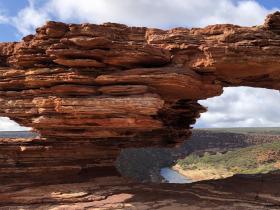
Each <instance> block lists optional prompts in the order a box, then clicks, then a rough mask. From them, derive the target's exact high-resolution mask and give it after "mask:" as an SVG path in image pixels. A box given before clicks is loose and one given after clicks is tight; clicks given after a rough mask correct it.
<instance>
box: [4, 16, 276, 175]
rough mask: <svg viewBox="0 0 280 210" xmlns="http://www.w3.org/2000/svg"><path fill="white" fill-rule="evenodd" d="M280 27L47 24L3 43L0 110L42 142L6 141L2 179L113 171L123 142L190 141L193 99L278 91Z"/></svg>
mask: <svg viewBox="0 0 280 210" xmlns="http://www.w3.org/2000/svg"><path fill="white" fill-rule="evenodd" d="M279 28H280V18H279V13H278V12H277V13H274V14H272V15H270V16H268V18H267V20H266V21H265V24H264V25H263V26H256V27H239V26H235V25H230V24H224V25H213V26H208V27H206V28H202V29H186V28H175V29H171V30H166V31H164V30H160V29H149V28H143V27H127V26H125V25H121V24H113V23H107V24H103V25H94V24H82V25H78V24H64V23H57V22H48V23H47V24H46V25H45V26H43V27H41V28H38V29H37V33H36V34H35V35H30V36H27V37H25V38H23V41H21V42H19V43H1V44H0V115H1V116H7V117H10V118H11V119H13V120H15V121H17V122H18V123H20V124H21V125H24V126H29V127H32V128H34V130H36V131H38V132H39V133H40V134H41V139H36V140H30V141H29V142H22V141H21V140H14V142H12V143H11V144H10V143H9V142H7V141H5V143H3V145H4V146H3V148H5V149H4V151H3V154H5V155H4V157H3V158H1V159H0V161H2V162H0V165H1V167H0V170H1V173H0V177H5V178H9V179H13V177H20V176H23V174H25V173H27V172H28V173H29V175H31V174H32V175H37V176H39V177H40V176H41V175H42V174H44V175H45V174H46V173H50V174H59V175H62V176H63V174H67V171H70V172H71V173H72V174H79V173H80V172H82V171H85V170H86V171H87V170H90V169H92V170H93V171H95V173H98V170H97V169H96V168H98V167H99V170H101V169H102V167H103V169H104V167H109V168H110V170H112V166H113V162H114V159H115V158H116V156H117V155H118V152H119V151H120V149H121V148H126V147H143V146H173V145H174V144H176V143H180V142H181V141H183V140H184V139H186V138H187V137H188V136H189V135H190V129H191V125H192V124H194V123H195V120H196V118H198V117H199V115H200V113H201V112H204V111H206V109H205V108H204V107H202V106H201V105H199V104H198V103H197V101H198V100H200V99H206V98H209V97H213V96H217V95H220V94H221V93H222V87H225V86H240V85H247V86H252V87H265V88H271V89H277V90H280V77H279V72H280V60H279V56H280V53H279V52H280V35H279ZM5 171H6V172H5ZM58 171H59V172H58ZM71 173H70V174H71ZM106 173H108V171H107V172H106Z"/></svg>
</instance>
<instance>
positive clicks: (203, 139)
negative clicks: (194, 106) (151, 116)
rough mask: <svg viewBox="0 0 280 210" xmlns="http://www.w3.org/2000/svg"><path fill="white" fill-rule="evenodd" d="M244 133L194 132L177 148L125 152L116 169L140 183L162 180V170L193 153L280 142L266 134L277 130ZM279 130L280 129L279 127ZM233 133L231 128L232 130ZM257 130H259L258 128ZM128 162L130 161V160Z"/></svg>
mask: <svg viewBox="0 0 280 210" xmlns="http://www.w3.org/2000/svg"><path fill="white" fill-rule="evenodd" d="M246 129H247V133H245V131H244V128H241V129H238V128H234V129H233V130H234V132H228V129H194V130H193V135H192V137H191V138H190V139H186V141H185V142H184V143H183V144H182V145H181V146H179V147H177V148H171V149H167V148H145V149H135V148H131V149H125V150H122V152H121V154H120V156H119V158H118V160H117V161H116V166H117V168H118V170H119V171H120V173H121V174H122V175H124V176H126V177H131V178H134V179H136V180H137V181H155V180H159V177H160V176H159V172H160V169H161V168H164V167H171V166H172V165H174V164H176V161H177V160H178V159H182V158H184V157H186V156H188V155H190V154H196V155H203V154H204V153H205V152H208V153H209V154H216V153H225V152H227V151H232V150H235V149H239V148H245V147H249V146H252V145H259V144H264V143H273V142H280V135H277V134H275V133H274V134H273V135H272V134H271V135H270V134H269V135H268V134H265V133H264V131H265V129H267V130H266V131H271V130H275V128H262V129H257V130H258V131H261V130H262V133H260V132H258V131H256V132H255V133H253V132H252V131H251V130H250V133H248V128H246ZM278 129H279V131H280V128H278ZM230 130H232V129H230ZM255 130H256V129H255ZM128 160H129V161H128Z"/></svg>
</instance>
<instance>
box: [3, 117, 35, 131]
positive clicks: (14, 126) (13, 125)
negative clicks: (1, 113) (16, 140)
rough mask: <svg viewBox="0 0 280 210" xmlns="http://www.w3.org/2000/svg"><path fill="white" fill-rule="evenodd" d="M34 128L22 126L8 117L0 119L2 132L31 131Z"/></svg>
mask: <svg viewBox="0 0 280 210" xmlns="http://www.w3.org/2000/svg"><path fill="white" fill-rule="evenodd" d="M31 130H32V128H30V127H24V126H20V125H19V124H18V123H17V122H15V121H13V120H11V119H10V118H8V117H0V131H31Z"/></svg>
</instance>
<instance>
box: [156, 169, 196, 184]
mask: <svg viewBox="0 0 280 210" xmlns="http://www.w3.org/2000/svg"><path fill="white" fill-rule="evenodd" d="M160 175H161V176H162V177H163V178H164V179H165V180H166V181H167V182H168V183H180V184H183V183H192V180H191V179H188V178H187V177H185V176H183V175H181V174H179V173H178V172H177V171H174V170H173V169H171V168H162V169H161V170H160Z"/></svg>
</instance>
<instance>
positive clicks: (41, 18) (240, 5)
mask: <svg viewBox="0 0 280 210" xmlns="http://www.w3.org/2000/svg"><path fill="white" fill-rule="evenodd" d="M39 2H40V1H39ZM271 12H272V10H268V9H266V8H265V7H263V6H261V5H260V4H259V3H257V2H256V1H253V0H215V1H213V0H203V1H202V0H173V1H170V0H153V1H150V0H137V1H135V0H122V1H116V0H79V1H77V0H46V1H44V4H40V5H38V4H36V1H34V0H29V6H28V7H26V8H24V9H22V10H21V11H20V12H19V13H18V15H17V16H16V17H13V18H12V23H13V24H14V25H15V26H16V28H17V29H18V30H19V32H20V33H21V34H23V35H27V34H29V33H32V32H33V31H34V29H35V28H36V27H38V26H40V25H42V23H44V22H45V21H46V20H49V19H53V20H60V21H65V22H92V23H103V22H119V23H124V24H127V25H137V26H147V27H158V28H171V27H176V26H184V27H203V26H206V25H209V24H216V23H233V24H238V25H243V26H251V25H259V24H262V23H263V21H264V18H265V16H266V15H267V14H268V13H271Z"/></svg>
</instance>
